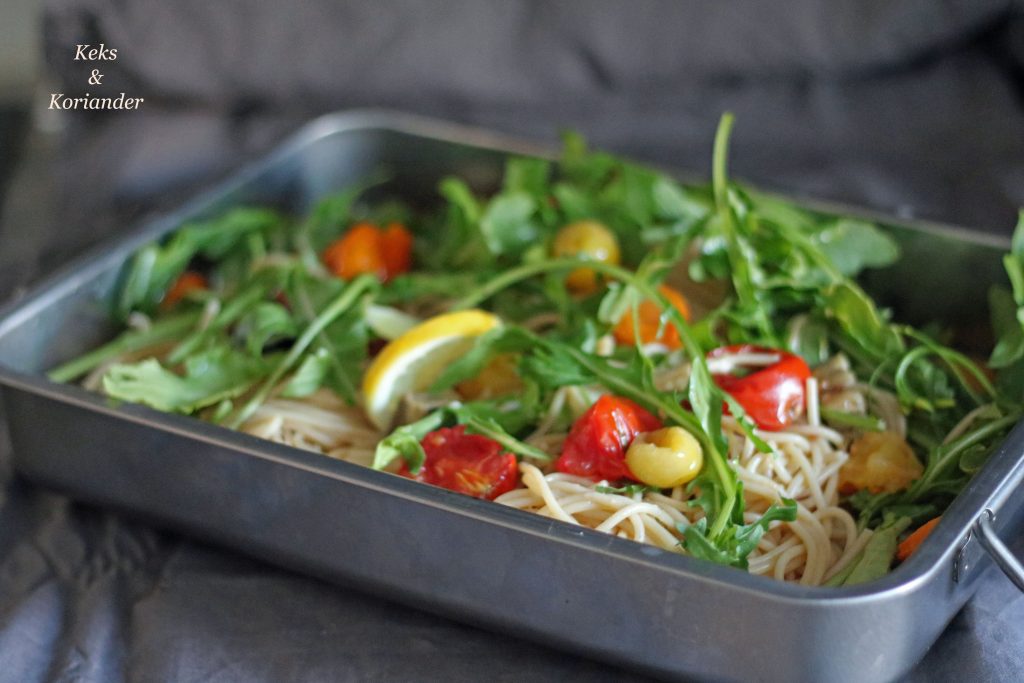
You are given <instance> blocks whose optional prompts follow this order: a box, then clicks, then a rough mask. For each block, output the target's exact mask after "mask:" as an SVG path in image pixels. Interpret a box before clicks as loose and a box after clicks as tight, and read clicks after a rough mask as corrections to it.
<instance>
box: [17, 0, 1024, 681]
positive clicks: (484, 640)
mask: <svg viewBox="0 0 1024 683" xmlns="http://www.w3.org/2000/svg"><path fill="white" fill-rule="evenodd" d="M1022 31H1024V22H1022V20H1021V18H1020V16H1019V14H1018V13H1017V12H1015V10H1014V8H1013V7H1012V6H1011V3H1009V2H996V1H993V0H975V1H973V2H972V1H969V0H961V1H952V0H947V1H943V2H935V1H926V0H920V1H919V0H889V1H887V2H886V1H881V0H879V1H875V0H861V1H854V0H842V1H839V2H824V1H821V2H816V1H813V0H799V1H797V2H792V3H785V5H780V4H778V3H774V4H765V3H760V2H755V1H753V0H748V1H731V0H725V1H723V2H719V3H715V4H714V6H711V5H709V4H708V3H695V2H670V1H653V0H644V1H642V2H629V3H626V2H605V1H603V0H602V1H601V2H587V3H546V2H539V1H537V2H531V1H529V0H507V1H506V2H502V3H500V5H499V4H496V3H495V4H484V3H476V2H471V1H470V0H462V1H447V2H440V3H437V2H435V3H427V2H412V1H408V0H404V1H402V2H384V3H373V2H354V1H351V0H348V1H342V2H331V1H328V0H311V1H309V2H304V3H301V4H297V3H288V4H281V5H274V4H270V3H257V2H241V1H239V0H234V1H228V2H218V3H209V2H199V1H198V0H190V1H187V2H177V3H162V2H158V1H157V0H136V1H135V2H125V3H107V2H102V1H101V0H50V2H49V7H48V10H47V15H46V38H47V55H48V62H49V64H50V65H51V68H52V69H53V71H54V73H55V74H56V76H57V80H58V83H59V88H60V89H61V90H64V91H66V92H67V93H68V94H69V95H81V94H84V93H85V92H87V91H88V92H92V94H99V93H100V92H102V93H103V94H104V95H106V94H107V93H108V92H109V93H113V94H116V93H118V92H120V91H122V90H124V91H126V92H127V93H128V95H130V96H133V97H145V98H146V103H145V105H144V106H143V108H142V109H140V110H139V111H135V112H127V113H123V114H116V113H111V112H93V113H88V114H86V113H81V112H79V113H74V114H71V115H70V116H68V117H67V120H68V122H69V124H70V127H69V130H68V133H67V136H66V140H65V144H63V145H62V147H61V149H60V151H59V159H58V161H57V162H56V163H55V164H54V165H53V172H54V173H55V174H56V180H55V184H56V189H55V191H54V192H53V196H52V198H51V201H52V203H53V205H52V206H51V207H49V210H50V211H51V212H52V214H53V218H52V220H49V221H46V222H45V223H42V224H38V225H37V224H34V223H31V222H20V221H19V222H15V223H12V222H11V221H6V222H5V223H4V224H3V225H0V292H9V291H11V290H12V289H13V288H14V287H15V286H16V285H19V284H22V283H24V282H26V281H28V280H31V279H34V278H37V277H38V276H39V275H40V274H42V273H44V272H46V271H48V270H50V269H52V268H53V267H54V266H55V265H57V264H58V263H61V262H63V261H65V260H66V259H68V258H69V257H71V256H73V255H75V254H77V253H78V252H80V251H81V250H82V249H83V248H85V247H86V246H89V245H91V244H93V243H95V242H96V241H98V240H99V239H101V238H102V237H104V236H108V235H111V234H114V233H118V232H122V231H124V230H127V229H128V228H129V227H130V225H131V223H132V221H133V220H134V219H136V218H138V217H139V216H141V215H143V214H144V213H145V212H147V211H151V210H154V209H158V208H160V207H168V206H173V205H175V204H176V203H177V202H179V201H180V200H181V199H182V198H183V197H184V196H187V195H188V194H189V193H190V192H193V191H195V190H196V189H197V188H200V187H203V186H204V185H207V184H209V183H210V182H212V181H213V180H215V179H217V178H220V177H223V176H224V175H225V174H226V173H228V172H229V171H230V170H231V169H232V168H234V167H236V166H237V165H238V164H239V163H241V162H242V161H244V160H247V159H250V158H252V157H253V156H255V155H258V154H260V153H262V152H265V151H266V150H268V149H269V148H271V147H272V146H273V144H274V143H275V142H276V141H278V140H280V139H281V138H282V137H283V136H284V135H286V134H287V133H288V132H289V131H291V130H293V129H294V128H295V127H296V126H297V125H298V124H299V123H301V122H302V121H305V120H307V119H309V118H311V117H312V116H314V115H316V114H318V113H322V112H325V111H330V110H334V109H340V108H349V107H357V106H374V107H392V108H398V109H402V110H407V111H414V112H419V113H424V114H432V115H437V116H442V117H444V118H449V119H453V120H457V121H463V122H468V123H473V124H478V125H482V126H485V127H491V128H495V129H498V130H501V131H505V132H509V133H516V134H521V135H525V136H528V137H531V138H535V139H538V140H547V141H552V142H553V141H555V139H556V137H557V133H558V130H559V129H560V128H563V127H573V128H576V129H579V130H581V131H582V132H584V133H585V134H586V135H588V136H589V137H590V139H591V140H592V141H593V142H594V143H595V144H596V145H599V146H602V147H606V148H609V149H612V150H614V151H617V152H622V153H625V154H628V155H631V156H633V157H635V158H638V159H641V160H646V161H651V162H656V163H660V164H662V165H666V166H669V167H672V168H677V169H683V170H693V171H698V172H703V171H704V170H705V169H707V168H708V166H709V158H710V141H711V137H712V134H713V129H714V125H715V123H716V121H717V119H718V116H719V114H720V112H721V111H723V110H725V109H731V110H733V111H734V112H735V113H736V115H737V127H736V133H735V137H734V145H733V160H732V168H733V170H734V172H735V174H736V175H738V176H740V177H745V178H747V179H749V180H752V181H755V182H758V183H759V184H762V185H765V186H768V187H771V188H776V189H781V190H784V191H788V192H790V193H794V194H798V195H811V196H816V197H822V198H831V199H839V200H845V201H848V202H852V203H856V204H862V205H867V206H871V207H874V208H877V209H881V210H885V211H894V212H898V213H902V214H908V215H910V214H913V215H921V216H926V217H931V218H937V219H941V220H946V221H951V222H958V223H963V224H966V225H969V226H974V227H977V228H979V229H983V230H988V231H991V232H1000V233H1008V232H1009V231H1010V229H1011V228H1012V225H1013V223H1014V220H1015V212H1016V207H1017V206H1018V205H1021V204H1024V135H1022V132H1024V114H1022V95H1024V90H1022V87H1024V79H1022V77H1021V74H1022V69H1024V32H1022ZM83 42H91V43H94V44H98V43H101V42H102V43H105V44H106V45H107V46H108V47H116V48H118V50H119V53H118V59H117V61H116V62H113V63H109V64H88V65H86V64H82V63H81V62H77V63H76V62H73V61H72V57H73V56H74V45H75V44H76V43H83ZM90 68H100V69H101V71H103V72H104V73H105V81H104V83H105V84H104V85H103V86H102V88H103V90H102V91H98V90H97V89H96V87H95V86H88V85H87V84H86V77H87V76H88V73H89V69H90ZM90 88H91V89H90ZM23 184H24V183H23ZM22 215H24V214H22ZM3 471H6V470H4V469H3V468H0V472H3ZM3 479H4V481H6V484H5V489H4V493H3V494H2V497H0V504H2V507H0V680H12V681H14V680H17V681H29V680H91V681H92V680H95V681H118V680H147V681H148V680H153V681H158V680H159V681H165V680H178V681H198V680H222V681H238V680H245V681H255V680H266V681H272V680H274V681H276V680H293V679H297V680H324V679H326V680H452V681H461V680H467V681H468V680H478V679H480V678H483V677H487V678H496V679H499V680H510V681H511V680H516V681H520V680H538V681H539V680H560V679H564V678H573V679H580V680H594V681H600V680H619V679H633V678H634V676H633V675H632V674H628V673H624V672H621V671H618V670H615V669H610V668H608V667H604V666H602V665H599V664H595V663H592V662H588V661H584V660H579V659H576V658H574V657H570V656H567V655H562V654H558V653H554V652H552V651H550V650H547V649H544V648H543V647H540V646H536V645H531V644H527V643H525V642H522V641H519V640H515V639H511V638H508V637H503V636H497V635H492V634H489V633H485V632H482V631H479V630H476V629H473V628H470V627H467V626H462V625H458V624H455V623H453V622H450V621H446V620H442V619H437V618H434V617H431V616H428V615H424V614H422V613H419V612H416V611H414V610H410V609H406V608H403V607H399V606H396V605H392V604H389V603H387V602H383V601H381V600H378V599H371V598H367V597H364V596H361V595H358V594H355V593H352V592H350V591H346V590H343V589H340V588H337V587H334V586H329V585H326V584H323V583H320V582H318V581H316V580H313V579H309V578H305V577H302V576H298V575H295V574H292V573H288V572H285V571H282V570H278V569H275V568H273V567H271V566H268V565H265V564H262V563H258V562H255V561H250V560H248V559H245V558H244V557H240V556H238V555H236V554H234V553H230V552H227V551H223V550H220V549H216V548H209V547H206V546H203V545H201V544H198V543H196V542H193V541H191V540H187V539H183V538H180V537H178V536H176V535H173V534H170V533H162V532H158V531H155V530H153V529H151V528H149V527H147V526H145V525H142V524H140V523H138V522H136V521H133V520H132V518H131V517H128V516H116V515H113V514H112V513H109V512H106V511H102V510H99V509H96V508H93V507H89V506H84V505H80V504H75V503H70V502H68V501H67V500H65V499H63V498H61V497H59V496H54V495H52V494H48V493H45V492H42V491H40V490H38V489H36V488H33V487H32V486H30V485H28V484H25V483H24V482H21V481H20V480H18V479H16V478H15V479H12V478H11V477H10V475H4V477H3ZM232 493H233V494H234V495H244V492H232ZM183 504H186V502H184V501H183ZM1022 540H1024V539H1022ZM1022 545H1024V544H1022V543H1020V542H1019V543H1018V550H1022V549H1024V548H1022V547H1021V546H1022ZM1022 653H1024V599H1022V598H1021V597H1020V596H1019V595H1018V594H1017V592H1016V589H1014V588H1013V587H1012V586H1011V585H1010V584H1009V582H1008V581H1006V580H1005V579H1003V578H1002V577H1001V576H999V575H997V574H995V573H993V574H992V575H990V576H989V577H988V580H987V581H985V582H984V584H983V585H982V587H981V590H980V591H979V593H978V595H977V596H976V598H975V599H974V600H973V601H972V602H971V603H970V604H969V605H968V606H967V607H966V608H965V609H964V611H963V612H962V613H961V614H960V615H959V616H958V617H957V618H956V619H955V620H954V621H953V623H952V624H951V626H950V627H949V628H948V629H947V630H946V632H945V633H944V635H943V636H942V637H941V639H940V640H939V642H938V643H937V644H936V646H935V647H934V648H933V650H932V652H931V653H930V654H929V655H928V656H927V657H926V658H925V660H924V661H923V662H922V663H921V665H920V666H919V668H918V669H917V670H916V671H915V672H914V673H913V674H912V676H911V680H915V681H929V680H945V679H950V678H957V679H963V680H971V681H1003V680H1020V679H1022V678H1024V654H1022ZM866 656H867V655H866Z"/></svg>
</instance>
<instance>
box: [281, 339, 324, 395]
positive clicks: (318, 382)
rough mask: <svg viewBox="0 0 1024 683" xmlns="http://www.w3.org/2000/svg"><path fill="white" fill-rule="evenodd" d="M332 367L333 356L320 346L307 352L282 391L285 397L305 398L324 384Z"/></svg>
mask: <svg viewBox="0 0 1024 683" xmlns="http://www.w3.org/2000/svg"><path fill="white" fill-rule="evenodd" d="M330 367H331V356H330V353H328V351H327V349H325V348H323V347H320V348H317V349H315V350H314V351H312V352H311V353H308V354H306V357H305V358H304V359H303V360H302V363H300V364H299V369H298V370H296V371H295V374H294V375H292V378H291V379H290V380H289V381H288V384H286V385H285V387H284V389H283V390H282V391H281V396H284V397H285V398H303V397H305V396H309V395H310V394H312V393H313V392H315V391H316V390H317V389H319V388H320V387H322V386H323V384H324V380H325V379H326V378H327V373H328V371H329V370H330Z"/></svg>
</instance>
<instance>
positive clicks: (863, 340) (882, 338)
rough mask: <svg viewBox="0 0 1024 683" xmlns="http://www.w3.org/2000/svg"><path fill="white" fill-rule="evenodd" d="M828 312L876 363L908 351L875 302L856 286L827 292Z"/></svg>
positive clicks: (844, 284) (842, 285) (843, 285)
mask: <svg viewBox="0 0 1024 683" xmlns="http://www.w3.org/2000/svg"><path fill="white" fill-rule="evenodd" d="M825 312H826V314H827V315H828V316H829V317H831V318H833V319H834V320H835V321H836V322H837V323H839V326H840V327H841V328H842V330H843V331H844V332H845V333H846V334H847V335H849V337H850V338H851V339H852V340H853V341H855V342H856V343H857V344H859V345H860V346H861V348H863V349H864V350H865V351H867V352H868V353H869V354H871V356H872V357H873V358H875V359H884V358H887V357H889V356H890V355H892V354H893V353H898V352H900V351H902V350H903V348H904V345H903V341H902V340H901V339H900V337H899V336H898V335H897V334H896V333H895V332H894V331H893V329H892V328H891V327H890V326H889V325H888V324H887V323H886V321H885V320H884V319H883V318H882V315H881V314H880V313H879V312H878V309H877V308H875V304H874V302H872V301H871V299H870V298H868V296H867V295H866V294H865V293H864V292H863V290H861V289H860V288H859V287H857V286H856V285H854V284H853V283H850V282H842V283H838V284H836V285H833V286H832V287H830V288H829V289H828V290H827V291H826V292H825Z"/></svg>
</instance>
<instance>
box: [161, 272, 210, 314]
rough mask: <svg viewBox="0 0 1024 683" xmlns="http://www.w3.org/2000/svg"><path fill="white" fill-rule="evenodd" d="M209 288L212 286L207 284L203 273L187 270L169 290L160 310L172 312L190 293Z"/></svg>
mask: <svg viewBox="0 0 1024 683" xmlns="http://www.w3.org/2000/svg"><path fill="white" fill-rule="evenodd" d="M209 288H210V286H209V284H208V283H207V282H206V278H205V277H203V275H202V273H197V272H195V271H194V270H186V271H185V272H184V273H182V274H181V275H179V276H178V279H177V280H175V281H174V284H173V285H171V288H170V289H168V290H167V294H165V295H164V300H163V301H161V302H160V308H161V309H163V310H165V311H166V310H170V309H172V308H174V306H175V305H176V304H177V303H178V302H179V301H181V300H182V299H184V298H185V297H186V296H187V295H188V293H189V292H196V291H199V290H203V289H209Z"/></svg>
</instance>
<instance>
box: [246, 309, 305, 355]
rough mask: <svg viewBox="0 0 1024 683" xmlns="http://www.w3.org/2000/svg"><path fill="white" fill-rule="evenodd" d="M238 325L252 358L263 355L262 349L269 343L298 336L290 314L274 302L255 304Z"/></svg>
mask: <svg viewBox="0 0 1024 683" xmlns="http://www.w3.org/2000/svg"><path fill="white" fill-rule="evenodd" d="M238 324H239V327H240V328H241V329H242V330H244V331H245V347H246V349H248V350H249V353H251V354H252V355H254V356H258V355H260V354H261V353H263V347H264V346H266V345H268V344H270V343H271V342H277V341H281V340H283V339H290V338H292V337H294V336H295V335H296V334H298V324H297V323H296V322H295V320H294V319H293V318H292V314H291V312H290V311H289V310H288V309H287V308H285V307H284V306H282V305H281V304H279V303H277V302H275V301H261V302H259V303H257V304H256V305H255V306H254V307H253V308H252V309H251V310H249V311H248V312H247V313H246V314H245V315H244V316H242V318H241V319H240V320H239V323H238Z"/></svg>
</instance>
